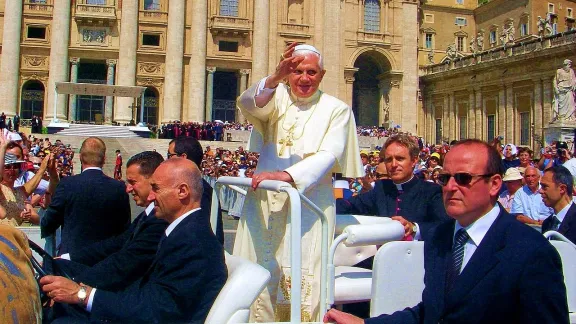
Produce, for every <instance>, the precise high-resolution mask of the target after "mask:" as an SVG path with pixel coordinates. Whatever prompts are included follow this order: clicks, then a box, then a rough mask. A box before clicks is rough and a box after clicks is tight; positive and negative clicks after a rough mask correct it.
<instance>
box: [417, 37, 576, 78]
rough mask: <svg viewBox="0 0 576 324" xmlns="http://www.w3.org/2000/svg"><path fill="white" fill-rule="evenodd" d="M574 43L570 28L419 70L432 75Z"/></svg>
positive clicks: (575, 39)
mask: <svg viewBox="0 0 576 324" xmlns="http://www.w3.org/2000/svg"><path fill="white" fill-rule="evenodd" d="M575 45H576V30H572V31H568V32H564V33H561V34H556V35H552V36H548V37H543V38H535V39H530V40H528V41H526V42H519V43H516V44H512V45H508V46H507V47H504V46H501V47H497V48H493V49H489V50H486V51H484V52H480V53H476V54H472V55H467V56H464V57H462V58H459V59H456V60H454V61H453V62H450V61H448V62H444V63H439V64H432V65H428V66H424V67H422V68H421V69H420V71H421V73H422V74H423V75H432V74H436V73H442V72H447V71H450V70H457V69H461V68H465V67H468V66H472V65H479V64H482V63H486V62H494V61H499V60H503V59H506V58H509V57H515V56H521V55H527V54H531V53H535V52H539V51H542V50H545V49H547V48H554V47H559V46H575Z"/></svg>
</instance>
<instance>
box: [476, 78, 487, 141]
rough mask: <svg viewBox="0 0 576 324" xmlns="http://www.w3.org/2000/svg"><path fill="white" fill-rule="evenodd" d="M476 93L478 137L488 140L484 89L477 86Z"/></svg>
mask: <svg viewBox="0 0 576 324" xmlns="http://www.w3.org/2000/svg"><path fill="white" fill-rule="evenodd" d="M474 93H475V95H476V104H475V106H476V138H478V139H481V140H486V138H484V132H485V125H486V121H485V118H486V116H485V113H484V104H483V101H482V91H481V90H480V88H476V89H474Z"/></svg>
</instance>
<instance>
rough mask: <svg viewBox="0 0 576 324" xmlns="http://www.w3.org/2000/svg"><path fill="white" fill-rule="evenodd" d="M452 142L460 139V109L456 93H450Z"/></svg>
mask: <svg viewBox="0 0 576 324" xmlns="http://www.w3.org/2000/svg"><path fill="white" fill-rule="evenodd" d="M449 121H450V141H452V140H457V139H458V107H457V106H456V97H455V93H454V92H450V119H449Z"/></svg>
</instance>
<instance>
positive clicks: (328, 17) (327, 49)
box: [321, 0, 404, 126]
mask: <svg viewBox="0 0 576 324" xmlns="http://www.w3.org/2000/svg"><path fill="white" fill-rule="evenodd" d="M340 16H341V0H324V49H323V52H322V57H323V59H324V69H325V70H326V74H325V75H324V79H323V80H322V85H321V87H322V90H324V91H325V92H326V93H329V94H331V95H333V96H336V97H339V96H340V92H339V90H340V88H339V86H340V82H341V81H342V80H343V78H344V74H343V73H344V71H343V70H342V69H341V64H340V53H341V46H340V45H341V39H342V37H341V30H340V29H341V28H342V27H341V26H342V21H341V19H340ZM396 122H397V123H399V124H401V123H402V121H401V120H399V119H397V120H396ZM402 126H404V125H402Z"/></svg>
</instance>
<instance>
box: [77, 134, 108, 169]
mask: <svg viewBox="0 0 576 324" xmlns="http://www.w3.org/2000/svg"><path fill="white" fill-rule="evenodd" d="M105 159H106V144H104V142H103V141H102V140H101V139H99V138H98V137H88V138H87V139H85V140H84V142H82V146H81V147H80V162H82V168H83V169H85V168H87V167H99V168H101V167H102V166H104V160H105Z"/></svg>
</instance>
